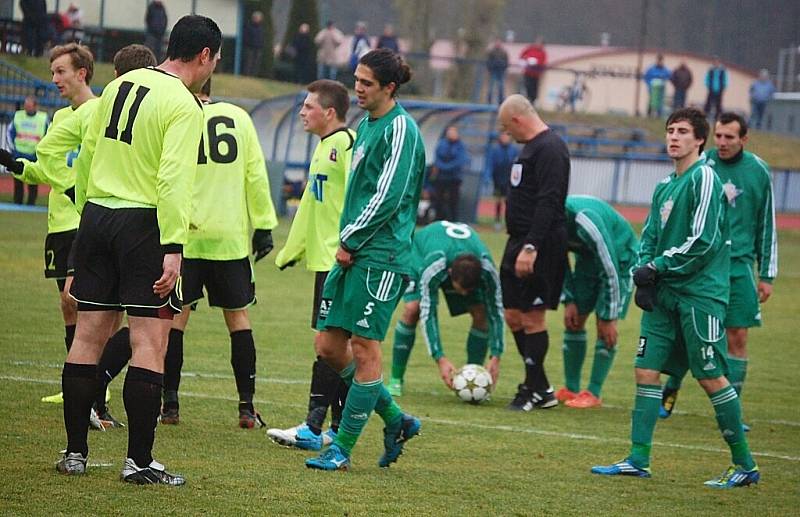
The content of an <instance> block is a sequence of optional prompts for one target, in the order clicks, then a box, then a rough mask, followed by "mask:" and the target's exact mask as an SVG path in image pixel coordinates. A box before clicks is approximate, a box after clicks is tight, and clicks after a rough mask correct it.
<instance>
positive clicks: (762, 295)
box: [758, 280, 772, 303]
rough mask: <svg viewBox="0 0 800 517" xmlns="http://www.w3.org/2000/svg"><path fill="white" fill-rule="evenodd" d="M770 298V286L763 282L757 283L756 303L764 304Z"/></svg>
mask: <svg viewBox="0 0 800 517" xmlns="http://www.w3.org/2000/svg"><path fill="white" fill-rule="evenodd" d="M770 296H772V284H770V283H769V282H764V281H763V280H762V281H760V282H758V301H759V302H761V303H764V302H766V301H767V300H769V297H770Z"/></svg>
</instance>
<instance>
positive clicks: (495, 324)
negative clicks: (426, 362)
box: [389, 221, 504, 397]
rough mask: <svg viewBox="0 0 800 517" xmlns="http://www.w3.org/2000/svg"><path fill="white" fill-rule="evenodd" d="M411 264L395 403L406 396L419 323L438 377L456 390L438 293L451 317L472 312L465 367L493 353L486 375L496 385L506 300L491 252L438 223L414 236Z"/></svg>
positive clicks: (393, 384) (397, 336) (458, 228)
mask: <svg viewBox="0 0 800 517" xmlns="http://www.w3.org/2000/svg"><path fill="white" fill-rule="evenodd" d="M413 259H414V262H415V265H416V267H415V272H414V280H413V281H412V283H411V285H410V286H409V288H408V290H407V291H406V294H405V295H404V296H403V301H405V307H404V309H403V315H402V316H401V318H400V320H399V321H398V322H397V326H396V327H395V331H394V346H393V347H392V378H391V380H390V381H389V392H390V393H391V394H392V395H394V396H396V397H398V396H400V395H402V394H403V382H404V381H403V378H404V376H405V371H406V365H407V364H408V358H409V356H410V355H411V350H412V348H413V347H414V339H415V337H416V328H417V321H420V323H421V325H420V326H421V328H422V335H423V337H424V338H425V342H426V343H427V345H428V353H429V354H430V356H431V357H432V358H433V360H434V361H436V364H437V365H438V367H439V376H440V377H441V379H442V381H443V382H444V383H445V384H446V385H447V387H448V388H452V387H453V375H454V374H455V372H456V368H455V367H454V366H453V363H452V362H451V361H450V360H449V359H448V358H447V357H446V356H445V355H444V349H443V348H442V340H441V337H440V335H439V319H438V315H437V306H438V303H439V289H441V290H442V292H443V293H444V298H445V300H446V301H447V307H448V309H449V310H450V315H451V316H458V315H460V314H464V313H467V312H468V313H469V314H470V316H471V317H472V326H471V327H470V329H469V333H468V334H467V363H469V364H481V365H482V364H483V363H484V361H485V360H486V352H487V351H488V350H489V348H490V347H491V357H490V359H489V363H488V364H487V369H488V370H489V373H490V374H491V376H492V380H493V381H494V382H497V378H498V376H499V374H500V357H501V356H502V355H503V350H504V343H503V330H504V329H503V325H504V319H503V295H502V293H501V291H500V279H499V277H498V274H497V269H496V268H495V266H494V262H493V261H492V255H491V253H490V252H489V249H488V248H487V247H486V245H485V244H484V243H483V242H482V241H481V239H480V237H478V234H477V233H476V232H475V230H473V229H472V228H470V227H469V226H468V225H466V224H463V223H451V222H450V221H439V222H436V223H433V224H430V225H428V226H426V227H425V228H423V229H421V230H419V231H418V232H416V233H415V234H414V257H413Z"/></svg>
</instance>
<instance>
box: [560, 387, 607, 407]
mask: <svg viewBox="0 0 800 517" xmlns="http://www.w3.org/2000/svg"><path fill="white" fill-rule="evenodd" d="M564 404H565V405H566V406H567V407H571V408H576V409H589V408H594V407H600V406H602V405H603V401H602V400H601V399H600V398H599V397H595V396H594V393H592V392H591V391H589V390H583V391H582V392H580V393H578V396H577V397H575V398H574V399H572V400H568V401H566V402H565V403H564Z"/></svg>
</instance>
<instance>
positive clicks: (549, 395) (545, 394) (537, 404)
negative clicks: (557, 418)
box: [531, 386, 558, 409]
mask: <svg viewBox="0 0 800 517" xmlns="http://www.w3.org/2000/svg"><path fill="white" fill-rule="evenodd" d="M531 402H533V407H534V408H535V409H550V408H554V407H556V406H557V405H558V399H557V398H556V394H555V391H554V390H553V387H552V386H550V387H549V388H547V390H546V391H534V392H533V394H532V395H531Z"/></svg>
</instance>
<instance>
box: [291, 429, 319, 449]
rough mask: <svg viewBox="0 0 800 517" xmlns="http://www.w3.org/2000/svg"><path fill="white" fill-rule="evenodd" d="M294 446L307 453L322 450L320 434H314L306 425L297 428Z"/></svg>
mask: <svg viewBox="0 0 800 517" xmlns="http://www.w3.org/2000/svg"><path fill="white" fill-rule="evenodd" d="M294 440H295V441H294V446H295V447H297V448H298V449H305V450H307V451H318V450H321V449H322V434H314V432H313V431H312V430H311V429H310V428H309V427H308V425H301V426H300V427H298V428H297V434H295V437H294Z"/></svg>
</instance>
